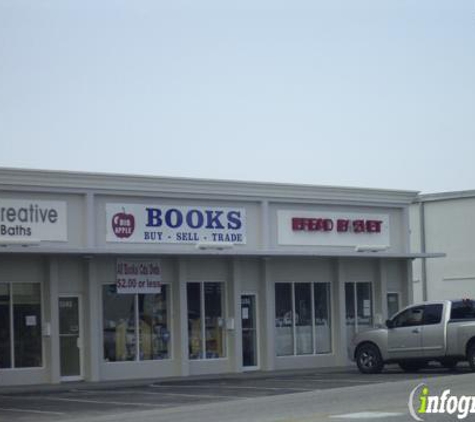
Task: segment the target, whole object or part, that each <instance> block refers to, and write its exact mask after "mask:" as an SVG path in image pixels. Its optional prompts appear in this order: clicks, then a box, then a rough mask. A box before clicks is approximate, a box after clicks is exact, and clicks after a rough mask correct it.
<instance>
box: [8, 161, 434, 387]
mask: <svg viewBox="0 0 475 422" xmlns="http://www.w3.org/2000/svg"><path fill="white" fill-rule="evenodd" d="M416 197H417V193H416V192H407V191H388V190H374V189H352V188H338V187H320V186H302V185H285V184H264V183H245V182H227V181H213V180H191V179H173V178H156V177H137V176H122V175H103V174H89V173H70V172H51V171H34V170H14V169H0V385H18V384H32V383H33V384H34V383H59V382H63V381H68V380H88V381H106V380H119V379H120V380H129V379H141V378H162V377H171V376H189V375H199V374H217V373H230V372H242V371H245V370H256V369H258V370H263V371H266V370H276V369H293V368H308V367H322V366H338V365H347V364H348V355H347V346H348V342H349V339H350V338H351V336H352V335H353V334H354V333H355V332H356V331H359V330H364V329H366V328H367V327H370V326H371V325H372V324H373V323H374V322H377V321H379V320H384V319H385V318H386V317H387V315H388V313H392V312H394V311H395V310H396V309H398V308H399V307H401V306H403V305H405V304H407V303H408V301H409V300H410V298H411V297H412V271H411V268H412V266H411V263H412V260H413V259H414V258H418V257H422V256H426V257H431V256H435V254H428V253H426V254H424V255H422V254H415V253H411V251H410V247H409V244H410V240H409V205H410V204H411V203H412V202H413V201H414V199H415V198H416Z"/></svg>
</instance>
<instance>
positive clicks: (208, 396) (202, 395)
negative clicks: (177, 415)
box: [140, 391, 254, 400]
mask: <svg viewBox="0 0 475 422" xmlns="http://www.w3.org/2000/svg"><path fill="white" fill-rule="evenodd" d="M140 394H149V395H152V396H177V397H195V398H205V399H221V398H229V399H231V400H233V399H236V397H233V396H223V395H218V394H215V395H211V394H188V393H167V392H164V391H160V392H156V393H151V392H149V391H143V392H140ZM249 397H254V396H249ZM237 398H239V397H237Z"/></svg>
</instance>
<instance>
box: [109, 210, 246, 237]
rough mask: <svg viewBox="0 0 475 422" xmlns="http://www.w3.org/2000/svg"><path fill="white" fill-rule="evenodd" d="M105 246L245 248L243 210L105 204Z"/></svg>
mask: <svg viewBox="0 0 475 422" xmlns="http://www.w3.org/2000/svg"><path fill="white" fill-rule="evenodd" d="M106 219H107V233H106V240H107V242H129V243H155V244H156V243H175V244H197V243H200V242H218V243H219V242H230V243H234V244H246V210H245V209H243V208H225V207H213V206H209V207H202V206H173V205H164V206H162V205H142V204H106Z"/></svg>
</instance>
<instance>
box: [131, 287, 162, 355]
mask: <svg viewBox="0 0 475 422" xmlns="http://www.w3.org/2000/svg"><path fill="white" fill-rule="evenodd" d="M166 287H167V286H162V288H161V292H160V294H148V295H139V298H138V299H139V315H140V321H139V330H140V341H139V344H140V359H141V360H157V359H168V358H169V357H170V356H169V350H168V344H169V340H170V331H169V324H168V309H167V288H166Z"/></svg>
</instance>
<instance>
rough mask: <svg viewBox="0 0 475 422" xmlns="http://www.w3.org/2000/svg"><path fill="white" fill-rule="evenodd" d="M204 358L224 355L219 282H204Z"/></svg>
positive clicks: (222, 297)
mask: <svg viewBox="0 0 475 422" xmlns="http://www.w3.org/2000/svg"><path fill="white" fill-rule="evenodd" d="M204 286H205V322H206V333H205V337H206V358H207V359H213V358H222V357H224V343H223V340H224V318H223V303H222V302H223V299H224V295H223V294H222V291H221V289H222V286H221V283H205V284H204Z"/></svg>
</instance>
